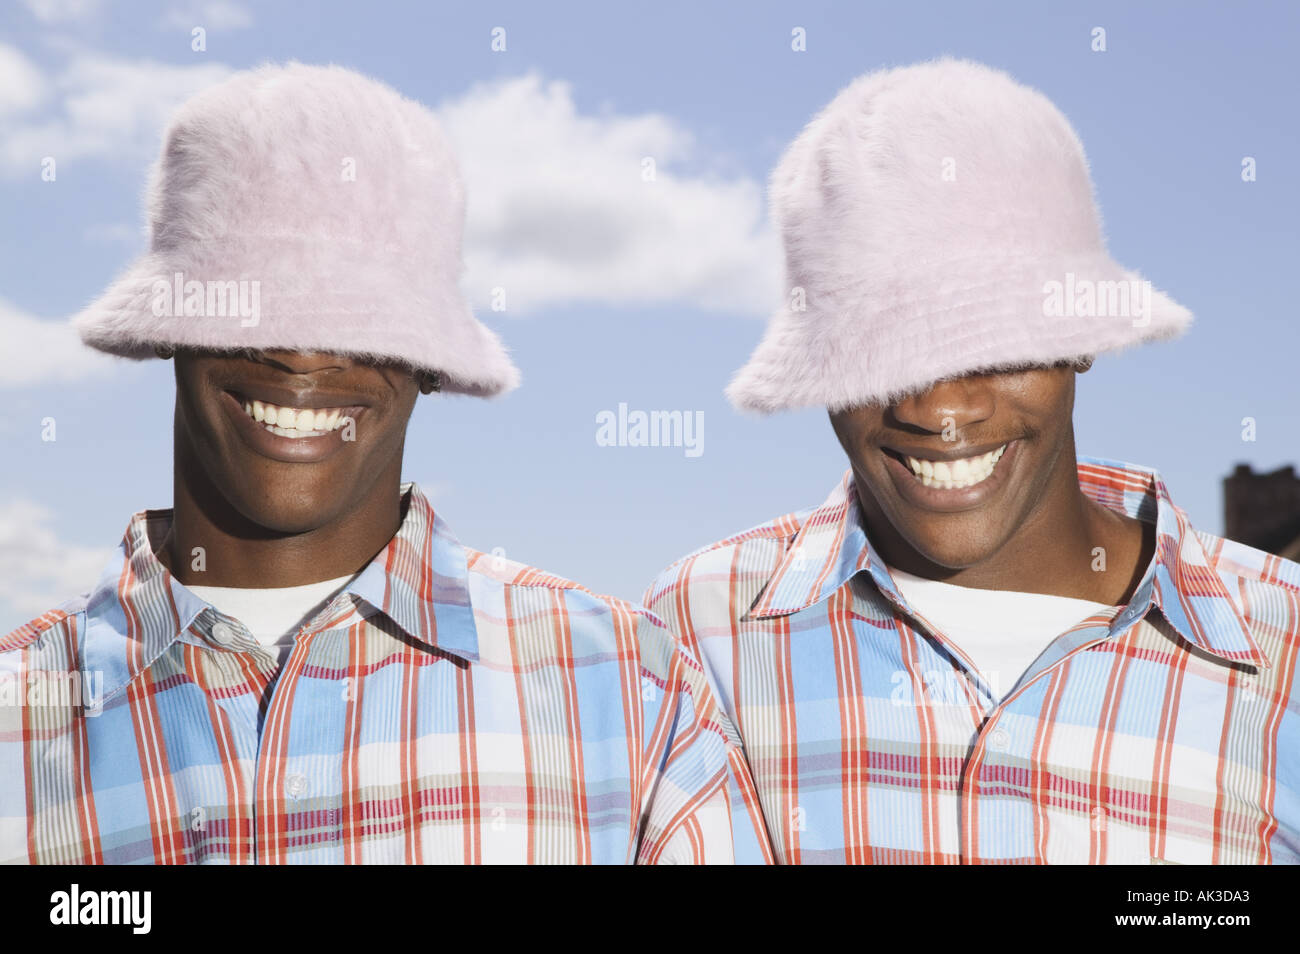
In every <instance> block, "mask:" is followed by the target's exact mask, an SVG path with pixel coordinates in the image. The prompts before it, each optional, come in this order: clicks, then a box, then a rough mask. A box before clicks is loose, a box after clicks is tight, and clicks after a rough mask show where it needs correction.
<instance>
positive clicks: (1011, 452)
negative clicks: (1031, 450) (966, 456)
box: [882, 440, 1020, 513]
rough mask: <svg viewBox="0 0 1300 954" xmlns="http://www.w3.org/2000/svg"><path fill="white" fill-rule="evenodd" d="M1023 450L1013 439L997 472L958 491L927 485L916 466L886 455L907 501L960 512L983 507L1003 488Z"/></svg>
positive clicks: (921, 505) (916, 504) (921, 506)
mask: <svg viewBox="0 0 1300 954" xmlns="http://www.w3.org/2000/svg"><path fill="white" fill-rule="evenodd" d="M1019 450H1020V441H1018V440H1014V441H1011V442H1009V443H1008V444H1007V449H1006V450H1005V451H1003V452H1002V456H1001V457H999V458H998V462H997V463H996V464H994V465H993V473H991V474H989V475H988V476H987V477H985V478H984V479H983V480H981V481H980V482H979V483H978V484H974V485H972V486H970V487H961V488H959V489H956V490H944V489H943V488H942V487H927V486H925V484H923V483H921V482H920V481H919V480H917V479H916V476H915V475H914V474H913V473H912V468H910V467H908V466H907V465H906V464H904V463H903V462H902V461H901V460H898V459H897V458H896V457H893V456H892V455H890V454H885V455H884V457H885V467H886V469H887V470H888V471H889V476H890V477H891V478H892V479H893V481H894V486H895V487H896V488H897V489H898V493H899V495H900V496H901V497H902V498H903V499H904V500H906V501H907V502H908V503H910V504H912V505H913V506H915V507H920V508H922V509H924V510H936V511H939V512H942V513H956V512H960V511H963V510H974V509H975V508H976V507H980V506H983V505H984V504H985V503H986V502H987V501H988V499H989V498H990V497H992V496H993V495H994V494H996V493H997V492H998V491H999V490H1001V489H1002V487H1003V485H1004V484H1006V482H1007V480H1008V479H1009V475H1010V473H1011V468H1012V467H1014V466H1015V463H1016V458H1017V457H1018V451H1019ZM882 453H883V452H882Z"/></svg>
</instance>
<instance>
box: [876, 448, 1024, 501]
mask: <svg viewBox="0 0 1300 954" xmlns="http://www.w3.org/2000/svg"><path fill="white" fill-rule="evenodd" d="M1007 447H1008V445H1007V444H1003V445H1002V446H1001V447H999V448H997V449H995V450H991V451H989V452H988V453H986V454H980V455H978V456H976V457H959V458H957V459H956V460H926V459H925V458H922V457H912V456H910V455H907V454H899V453H897V452H895V451H887V453H889V454H890V455H891V456H893V457H894V459H895V460H899V461H902V462H903V463H904V464H906V465H907V467H908V469H910V470H911V472H912V476H913V478H915V480H916V481H917V483H919V484H921V485H922V486H923V487H930V488H933V489H936V490H964V489H966V488H967V487H974V486H975V485H976V484H982V483H983V482H984V481H986V480H988V479H989V478H990V477H991V476H993V471H994V470H995V469H996V468H997V465H998V461H999V460H1001V459H1002V455H1003V454H1004V453H1006V450H1007Z"/></svg>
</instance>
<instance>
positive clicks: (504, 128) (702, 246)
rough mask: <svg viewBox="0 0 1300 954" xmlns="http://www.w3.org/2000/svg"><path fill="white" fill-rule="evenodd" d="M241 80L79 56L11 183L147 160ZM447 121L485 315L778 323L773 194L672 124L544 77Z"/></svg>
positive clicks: (8, 168)
mask: <svg viewBox="0 0 1300 954" xmlns="http://www.w3.org/2000/svg"><path fill="white" fill-rule="evenodd" d="M229 73H230V69H229V68H228V67H226V66H224V65H220V64H211V63H203V64H200V65H194V66H176V65H171V64H162V63H155V62H148V61H131V60H122V59H117V58H113V57H109V56H104V55H101V54H92V53H86V52H84V51H77V52H74V53H73V55H72V58H71V60H70V65H68V66H67V67H66V68H65V69H63V70H62V72H60V73H59V74H58V75H57V77H56V78H55V79H54V80H53V81H52V86H53V89H54V91H55V93H56V96H57V99H56V102H55V104H54V106H53V107H52V108H47V109H45V110H41V111H38V112H35V113H32V114H30V116H29V118H28V119H27V121H25V122H19V123H11V124H10V126H11V130H10V132H9V134H8V135H7V136H5V137H4V138H3V139H2V140H0V174H3V173H5V172H7V173H9V174H10V175H34V174H35V173H36V170H37V169H38V164H39V162H40V159H41V157H43V156H47V155H49V156H53V157H55V159H56V161H62V160H65V159H70V158H95V159H101V160H117V161H139V162H146V161H148V160H149V159H152V158H153V156H155V155H156V154H157V150H158V146H159V136H160V133H161V131H162V129H163V128H164V127H165V125H166V122H167V119H168V117H169V115H170V113H171V112H172V111H173V109H174V108H175V107H176V106H177V105H178V104H179V103H180V102H181V101H183V100H184V99H186V98H188V97H189V96H190V95H191V94H192V93H194V92H196V91H197V90H199V89H201V88H203V87H205V86H208V85H210V84H212V83H216V82H219V81H220V80H222V79H223V78H225V77H226V76H227V75H228V74H229ZM439 113H440V115H441V117H442V119H443V122H444V123H445V125H446V127H447V130H448V132H449V134H450V135H451V137H452V139H453V141H454V142H455V144H456V148H457V152H458V154H459V156H460V160H461V166H462V168H463V170H464V173H465V177H466V182H467V187H468V192H469V212H468V221H467V230H466V248H465V258H466V266H467V272H468V275H467V282H468V287H469V289H470V291H471V295H472V296H473V298H474V300H475V302H476V304H478V305H479V307H487V306H488V305H489V304H490V302H491V296H492V289H494V288H497V287H501V288H504V289H505V293H506V309H507V312H508V313H511V314H521V313H522V314H526V313H529V312H534V311H536V310H538V309H539V308H542V307H545V306H548V305H556V304H565V303H576V302H594V303H602V304H609V305H618V304H625V303H631V304H668V303H682V304H687V305H691V306H695V307H702V308H706V309H712V310H720V311H726V312H731V313H742V314H754V315H766V314H767V313H768V311H769V310H770V309H771V307H772V306H773V304H775V302H776V301H777V299H778V297H779V295H780V291H779V286H780V275H781V268H780V264H781V262H780V254H779V249H778V244H777V241H776V238H775V236H774V234H773V233H772V231H771V229H770V228H769V227H768V225H767V223H766V221H765V216H764V203H763V187H762V185H761V183H760V182H758V181H756V180H755V179H753V178H751V177H749V176H746V175H737V174H730V175H724V174H713V173H706V172H700V171H696V170H698V169H699V168H700V167H702V166H706V165H707V164H708V162H709V161H710V160H712V159H714V158H716V157H712V156H709V155H708V154H704V153H703V152H702V150H699V149H698V148H697V147H696V145H695V143H694V141H693V139H692V136H691V135H690V133H689V131H688V130H686V129H685V128H683V126H682V125H681V124H680V123H679V122H677V121H676V120H674V119H672V118H671V117H667V116H663V115H658V114H634V115H621V114H617V113H613V112H601V113H599V114H590V113H588V114H584V113H580V112H579V111H578V109H577V107H576V105H575V103H574V100H573V96H572V92H571V89H570V87H569V85H568V84H566V83H563V82H544V81H543V80H541V79H540V78H538V77H536V76H527V77H520V78H515V79H508V80H502V81H497V82H493V83H487V84H481V85H478V86H475V87H473V88H471V89H470V90H469V91H468V92H466V93H465V94H464V95H462V96H459V97H454V98H452V99H449V100H447V101H445V102H444V103H443V104H442V106H441V107H440V108H439ZM31 117H39V119H33V118H31ZM647 161H652V162H653V163H654V177H653V180H652V181H647V179H646V176H645V171H646V168H647V166H646V163H647ZM101 237H109V235H107V234H105V235H102V236H101ZM114 237H123V238H125V234H124V233H121V232H119V233H117V236H114Z"/></svg>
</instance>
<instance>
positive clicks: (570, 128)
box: [439, 76, 780, 314]
mask: <svg viewBox="0 0 1300 954" xmlns="http://www.w3.org/2000/svg"><path fill="white" fill-rule="evenodd" d="M439 114H440V117H441V119H442V121H443V122H444V124H445V126H446V128H447V131H448V134H449V135H450V136H451V138H452V140H453V141H454V143H455V145H456V150H457V153H458V155H459V158H460V163H461V167H462V169H463V171H464V175H465V179H466V188H467V190H468V206H469V211H468V216H467V218H468V222H467V229H466V250H465V257H466V268H467V272H468V276H467V281H468V287H469V288H470V289H471V293H472V295H473V296H474V298H475V301H476V303H478V304H479V305H480V307H482V306H484V305H486V304H487V303H488V302H489V300H490V293H491V289H492V288H494V287H497V286H500V287H503V288H504V289H505V291H506V308H507V312H508V313H510V312H521V311H522V312H527V311H532V310H535V309H537V308H539V307H541V306H544V305H548V304H555V303H564V302H581V301H587V302H602V303H609V304H615V303H627V302H633V303H650V302H674V301H676V302H684V303H689V304H692V305H696V306H700V307H704V308H709V309H717V310H724V311H729V312H741V313H754V314H766V313H767V312H768V310H769V309H770V308H771V307H772V305H773V304H774V303H775V301H776V299H777V297H778V296H779V294H780V292H779V283H780V257H779V252H778V246H777V243H776V239H775V237H774V235H773V233H772V232H771V231H770V229H769V228H768V227H767V225H766V222H765V219H764V210H763V188H762V186H761V185H760V184H759V183H758V182H756V181H754V180H753V179H751V178H748V177H744V176H740V177H732V178H725V177H721V176H714V175H705V174H698V173H695V174H690V173H686V172H683V171H681V167H682V165H683V164H684V163H685V162H687V161H689V160H694V159H697V158H699V157H698V156H697V155H696V153H697V150H696V149H695V146H694V143H693V141H692V137H691V136H690V134H689V132H688V131H686V130H685V129H683V128H682V127H681V126H680V125H679V124H678V123H677V122H675V121H674V120H672V119H671V118H669V117H666V116H660V115H655V114H642V115H617V114H601V115H584V114H580V113H579V112H578V110H577V108H576V106H575V104H574V101H573V96H572V93H571V90H570V87H569V86H568V84H566V83H562V82H550V83H544V82H543V81H542V80H541V79H539V78H538V77H536V76H528V77H522V78H516V79H510V80H503V81H499V82H495V83H490V84H484V85H479V86H476V87H474V88H472V89H471V90H470V91H469V92H468V93H466V94H465V95H464V96H462V97H459V98H457V99H455V100H452V101H448V102H445V103H444V104H443V105H442V106H441V107H440V109H439ZM647 158H648V159H651V160H653V161H654V165H655V178H654V181H645V179H644V178H643V174H642V173H643V169H644V168H645V165H644V163H645V160H646V159H647ZM704 158H707V157H704Z"/></svg>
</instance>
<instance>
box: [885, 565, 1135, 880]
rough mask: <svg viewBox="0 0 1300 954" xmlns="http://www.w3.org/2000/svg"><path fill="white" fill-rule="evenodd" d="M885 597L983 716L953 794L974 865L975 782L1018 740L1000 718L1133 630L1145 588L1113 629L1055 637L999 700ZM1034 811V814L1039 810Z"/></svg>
mask: <svg viewBox="0 0 1300 954" xmlns="http://www.w3.org/2000/svg"><path fill="white" fill-rule="evenodd" d="M886 595H887V596H889V597H890V602H892V603H894V604H895V609H896V610H897V611H898V612H899V613H903V614H904V615H906V616H910V617H911V619H914V620H915V621H916V623H918V624H919V625H918V626H916V627H913V626H911V625H910V623H908V622H904V621H903V620H900V625H902V626H906V627H908V629H909V630H911V631H912V632H913V633H914V635H915V636H916V637H917V638H919V639H922V640H925V639H930V640H933V642H934V643H935V644H936V645H937V646H938V647H939V648H940V649H941V650H942V652H943V653H944V654H946V656H947V657H948V662H949V665H950V666H951V668H952V672H953V674H954V676H955V677H956V678H958V679H961V680H963V681H964V683H965V685H966V686H967V687H969V690H970V692H968V696H971V695H973V696H974V699H975V700H977V701H978V706H976V705H975V704H974V702H972V704H971V706H970V707H969V710H970V711H971V712H972V714H974V713H976V712H977V711H978V712H979V713H981V714H982V718H980V717H979V716H977V717H976V721H975V724H974V726H973V729H974V734H973V736H972V737H971V739H970V741H969V743H968V748H967V750H966V754H965V758H964V762H963V765H962V772H961V778H962V784H961V786H960V788H959V789H958V793H957V797H958V803H959V805H960V827H959V840H960V852H959V857H960V860H961V862H962V863H963V864H969V863H972V862H976V861H978V860H979V854H978V846H979V844H980V843H981V841H982V839H981V838H980V832H979V829H978V808H979V803H978V795H977V790H978V785H979V783H980V782H982V781H985V780H984V779H982V778H981V777H980V773H981V772H982V771H983V769H984V766H985V761H984V760H985V756H986V754H987V753H988V752H990V751H992V752H994V753H997V754H1000V755H1001V754H1007V753H1010V752H1011V751H1012V750H1013V748H1014V747H1015V746H1016V744H1017V741H1018V740H1017V738H1016V736H1015V734H1014V732H1013V730H1012V729H1010V728H1008V727H1006V726H1005V725H1004V724H1003V723H1004V721H1006V720H1005V719H1004V716H1005V715H1007V714H1008V713H1014V709H1015V703H1016V702H1017V701H1018V700H1019V699H1020V698H1022V697H1023V695H1024V693H1025V692H1026V690H1027V689H1029V687H1030V686H1032V685H1033V684H1035V683H1037V682H1038V681H1039V680H1040V679H1042V678H1044V677H1046V676H1049V675H1050V674H1051V673H1052V672H1054V671H1056V670H1057V669H1059V668H1061V667H1062V666H1064V665H1065V663H1066V662H1067V661H1068V660H1069V659H1070V658H1072V657H1073V656H1075V655H1077V654H1078V653H1081V652H1084V651H1086V650H1087V649H1089V648H1091V647H1092V646H1095V645H1097V644H1098V643H1100V642H1103V641H1104V640H1106V639H1109V638H1111V637H1112V636H1116V637H1118V636H1120V635H1122V633H1123V632H1125V631H1127V630H1128V629H1129V628H1130V627H1131V626H1133V625H1134V624H1135V623H1136V622H1137V621H1138V620H1139V619H1140V618H1141V615H1142V613H1143V611H1144V609H1145V607H1146V606H1148V605H1149V588H1147V589H1146V591H1145V592H1143V593H1141V594H1139V596H1138V597H1137V598H1135V599H1134V601H1133V602H1132V603H1130V604H1129V606H1127V607H1125V608H1124V609H1123V610H1121V611H1119V612H1118V614H1117V615H1118V619H1117V621H1116V622H1115V624H1114V625H1113V626H1110V627H1108V626H1099V625H1093V626H1088V627H1084V628H1082V629H1071V630H1067V631H1066V632H1065V633H1063V634H1061V635H1060V636H1058V637H1057V638H1056V639H1054V640H1053V641H1052V642H1051V644H1049V646H1048V647H1047V648H1046V649H1044V651H1043V652H1042V654H1040V656H1039V657H1038V659H1037V660H1036V661H1035V663H1034V664H1033V665H1031V667H1030V668H1029V670H1027V671H1026V672H1025V673H1024V674H1023V675H1022V676H1021V678H1020V679H1019V680H1018V681H1017V683H1016V685H1015V686H1014V687H1013V689H1012V691H1011V692H1008V693H1007V694H1006V695H1005V696H1004V697H1003V698H1002V699H1001V700H1000V701H999V700H998V699H996V698H995V697H994V696H993V695H992V692H991V687H989V686H987V685H985V682H984V680H983V678H982V677H981V675H980V674H979V672H978V670H977V668H976V666H975V665H974V663H973V661H972V660H971V659H970V657H969V656H967V655H966V653H965V652H964V651H962V649H961V648H960V647H959V646H957V645H956V644H955V643H954V642H952V640H950V639H949V638H948V637H947V636H945V635H944V634H943V632H942V631H941V630H940V629H939V628H938V627H937V626H935V625H934V624H933V623H931V622H930V621H929V620H927V619H925V617H923V616H921V615H920V614H918V613H915V612H914V611H908V610H907V609H906V608H905V607H903V606H902V604H901V603H899V602H898V601H897V600H895V599H893V598H892V594H886ZM922 704H923V705H929V704H930V700H929V699H928V698H926V697H924V696H923V697H922ZM1033 721H1034V723H1035V725H1037V723H1038V717H1037V716H1034V718H1033ZM1035 736H1037V732H1035ZM1031 758H1032V753H1031ZM1034 808H1035V810H1037V808H1038V806H1034ZM1036 840H1037V832H1035V842H1036Z"/></svg>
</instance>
